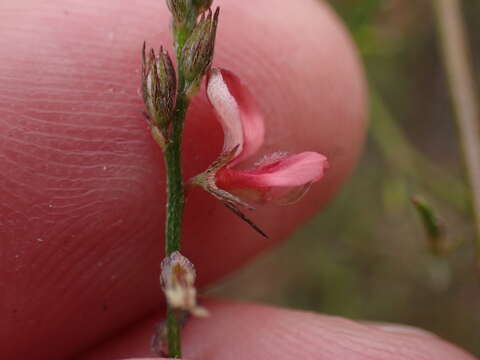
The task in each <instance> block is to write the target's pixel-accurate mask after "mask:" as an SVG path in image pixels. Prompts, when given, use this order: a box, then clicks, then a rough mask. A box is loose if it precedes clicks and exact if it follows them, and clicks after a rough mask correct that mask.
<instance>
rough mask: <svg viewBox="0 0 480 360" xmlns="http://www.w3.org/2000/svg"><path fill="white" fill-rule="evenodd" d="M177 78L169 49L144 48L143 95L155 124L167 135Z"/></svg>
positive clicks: (173, 105)
mask: <svg viewBox="0 0 480 360" xmlns="http://www.w3.org/2000/svg"><path fill="white" fill-rule="evenodd" d="M176 90H177V78H176V74H175V68H174V67H173V63H172V60H171V58H170V55H169V54H168V52H167V51H165V50H164V49H163V48H162V47H161V48H160V51H159V53H158V55H156V54H155V51H154V50H153V49H150V50H149V51H148V54H147V53H146V49H145V43H144V44H143V48H142V95H143V101H144V102H145V105H146V107H147V111H148V114H149V115H150V118H151V121H152V123H153V125H155V126H157V127H158V128H159V129H160V131H161V132H162V133H163V134H164V135H165V134H166V129H167V127H168V124H169V122H170V120H171V118H172V114H173V110H174V108H175V94H176Z"/></svg>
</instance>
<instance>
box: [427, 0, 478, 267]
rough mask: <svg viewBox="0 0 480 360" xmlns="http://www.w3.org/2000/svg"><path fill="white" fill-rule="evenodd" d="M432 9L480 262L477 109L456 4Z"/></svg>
mask: <svg viewBox="0 0 480 360" xmlns="http://www.w3.org/2000/svg"><path fill="white" fill-rule="evenodd" d="M433 5H434V10H435V15H436V18H437V23H438V31H439V41H440V45H441V47H442V55H443V59H444V62H445V68H446V73H447V80H448V84H449V87H450V93H451V97H452V102H453V109H454V112H455V115H456V120H457V124H458V128H459V131H460V139H461V145H462V150H463V156H464V161H465V165H466V171H467V175H468V178H469V183H470V188H471V192H472V208H473V213H474V214H473V215H474V223H475V226H476V237H475V239H476V248H477V261H479V262H480V127H479V121H480V106H479V104H478V102H477V95H476V91H475V90H476V89H475V84H474V80H473V79H474V76H473V70H472V65H471V61H470V56H469V49H468V42H467V36H466V30H465V24H464V22H463V17H462V14H461V8H460V2H459V1H458V0H433Z"/></svg>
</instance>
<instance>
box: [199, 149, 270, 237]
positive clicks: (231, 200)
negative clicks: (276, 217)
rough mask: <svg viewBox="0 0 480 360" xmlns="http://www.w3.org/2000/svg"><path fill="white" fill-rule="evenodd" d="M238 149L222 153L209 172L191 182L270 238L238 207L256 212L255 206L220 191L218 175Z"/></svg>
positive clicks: (206, 171)
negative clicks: (217, 180) (217, 182)
mask: <svg viewBox="0 0 480 360" xmlns="http://www.w3.org/2000/svg"><path fill="white" fill-rule="evenodd" d="M237 149H238V145H237V146H234V147H233V148H232V149H231V150H230V151H228V152H224V153H222V154H221V155H220V156H219V157H218V159H217V160H215V161H214V162H213V163H212V165H210V166H209V168H208V169H207V170H205V171H204V172H203V173H201V174H199V175H197V176H195V177H193V178H192V179H191V180H190V183H191V184H192V185H196V186H200V187H202V188H203V189H204V190H205V191H206V192H208V193H209V194H210V195H212V196H213V197H215V198H216V199H217V200H220V201H221V202H222V204H223V205H225V207H226V208H227V209H229V210H230V211H232V212H233V213H234V214H235V215H237V216H238V217H239V218H240V219H242V220H243V221H245V222H246V223H247V224H249V225H250V226H251V227H252V228H253V229H254V230H255V231H257V232H258V233H259V234H260V235H262V236H263V237H266V238H268V235H267V234H266V233H265V232H264V231H263V230H262V229H260V228H259V227H258V226H257V225H256V224H255V223H254V222H253V221H252V220H250V219H249V218H248V217H247V216H246V215H245V214H244V213H243V212H242V211H241V210H240V209H239V208H238V207H239V206H241V207H243V208H246V209H248V210H255V208H254V207H253V206H251V205H250V204H248V203H246V202H245V201H243V200H241V199H240V198H238V197H237V196H235V195H233V194H231V193H229V192H228V191H225V190H223V189H220V188H219V187H218V186H217V184H216V179H215V176H216V173H217V171H218V170H219V169H221V168H222V167H224V166H225V165H226V164H228V163H229V162H230V161H231V160H232V159H233V157H234V156H235V154H236V152H237Z"/></svg>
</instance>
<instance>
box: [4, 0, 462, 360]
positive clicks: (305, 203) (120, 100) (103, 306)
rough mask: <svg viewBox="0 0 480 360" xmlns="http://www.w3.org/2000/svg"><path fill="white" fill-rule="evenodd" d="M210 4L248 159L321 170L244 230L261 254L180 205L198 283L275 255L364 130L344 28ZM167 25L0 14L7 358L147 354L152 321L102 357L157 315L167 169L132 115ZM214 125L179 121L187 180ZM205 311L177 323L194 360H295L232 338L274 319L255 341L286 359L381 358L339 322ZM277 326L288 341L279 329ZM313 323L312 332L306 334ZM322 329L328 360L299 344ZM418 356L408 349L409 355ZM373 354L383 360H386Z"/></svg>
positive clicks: (281, 9)
mask: <svg viewBox="0 0 480 360" xmlns="http://www.w3.org/2000/svg"><path fill="white" fill-rule="evenodd" d="M216 3H217V4H218V5H221V6H222V15H221V20H220V25H219V29H220V30H219V34H218V46H217V55H216V58H215V63H216V64H217V65H219V66H222V67H226V68H228V69H230V70H232V71H233V72H235V73H236V74H237V75H239V76H240V77H241V78H242V79H243V81H244V82H245V83H246V84H248V86H249V87H250V90H251V91H252V93H253V94H255V95H256V96H257V97H258V102H259V105H260V107H261V110H262V111H263V113H264V114H265V120H266V127H267V136H266V144H265V145H264V147H263V148H262V149H261V150H260V151H259V156H261V155H262V154H264V153H271V152H274V151H291V152H300V151H307V150H310V151H318V152H321V153H323V154H325V155H326V156H327V157H328V158H329V161H330V163H331V164H332V168H331V169H329V171H328V174H327V176H326V177H325V179H324V180H322V181H321V182H320V183H318V184H316V185H315V186H314V187H313V188H312V190H311V192H310V193H309V195H308V196H307V197H306V198H305V199H303V200H302V201H301V202H300V203H299V204H297V205H294V206H290V207H273V206H267V207H265V208H262V209H259V210H258V211H257V212H256V213H255V214H251V217H252V218H253V219H254V220H255V221H256V222H257V223H258V224H260V225H261V226H262V228H263V229H264V230H265V231H266V232H267V233H268V234H269V235H270V239H268V240H265V239H262V238H260V237H259V236H258V235H257V234H255V233H254V232H253V231H252V230H251V229H250V228H248V227H247V226H246V225H245V224H244V223H242V222H241V221H240V220H239V219H238V218H236V217H235V216H233V215H232V214H231V213H229V212H228V211H227V210H226V209H225V208H224V207H223V206H222V205H221V204H219V203H218V202H216V201H215V200H213V199H211V198H210V197H209V195H207V194H205V193H202V192H201V191H199V190H193V191H191V192H190V193H189V197H188V201H187V206H186V216H185V228H184V239H185V240H184V250H183V253H184V254H185V255H186V256H188V257H189V258H190V259H191V260H192V262H193V263H195V264H196V266H197V271H198V274H199V283H200V284H207V283H210V282H212V281H214V280H216V279H218V278H220V277H221V276H224V275H225V274H227V273H229V272H231V271H232V270H234V269H235V268H238V267H239V266H241V265H242V264H244V263H245V262H246V261H247V260H248V259H250V258H251V257H253V256H254V255H255V254H258V253H259V252H261V251H263V250H265V249H268V248H269V247H271V246H273V245H274V244H275V243H277V242H279V241H280V240H282V239H285V238H286V237H287V236H288V235H289V234H290V233H291V232H292V231H293V230H294V229H295V227H297V226H298V225H299V224H301V223H302V222H304V221H305V220H307V219H308V218H309V217H310V216H311V215H312V214H314V213H315V212H316V211H318V210H319V208H321V207H322V206H324V205H325V204H326V202H327V201H328V200H329V199H330V198H331V197H332V196H333V195H334V194H335V192H336V191H337V190H338V188H339V187H340V185H341V184H342V182H343V181H344V180H345V179H346V178H347V176H348V174H349V173H350V172H351V170H352V168H353V166H354V164H355V162H356V159H357V157H358V154H359V152H360V148H361V144H362V141H363V137H364V127H365V123H364V120H365V117H366V111H365V84H364V80H363V77H362V72H361V67H360V65H359V63H358V59H357V57H356V55H355V52H354V50H353V47H352V45H351V43H350V40H349V39H348V36H347V35H346V33H345V31H344V29H343V27H342V26H341V25H340V24H339V23H338V21H337V20H336V18H335V17H334V15H333V14H332V13H331V12H330V10H329V9H328V8H326V6H325V5H322V4H320V3H318V2H316V1H313V0H297V1H296V2H290V1H274V0H257V1H256V2H255V4H256V5H255V7H253V6H252V5H248V4H249V2H239V1H232V0H224V1H217V2H216ZM300 3H301V6H300ZM167 19H168V15H167V12H166V8H165V5H164V4H163V3H162V2H161V1H158V0H145V1H142V2H141V5H139V3H138V2H133V1H129V0H102V1H101V2H99V1H94V0H81V1H80V0H48V1H46V0H16V1H9V0H7V1H2V3H1V4H0V33H1V34H2V36H1V37H0V46H1V49H2V51H1V54H0V79H1V81H0V114H1V116H0V193H1V194H2V197H1V202H0V214H1V218H0V235H1V243H0V319H2V320H1V325H2V326H0V349H1V352H2V358H5V359H12V360H17V359H18V360H25V359H35V360H43V359H49V360H55V359H71V358H79V359H82V358H89V357H91V358H95V359H96V358H101V359H113V358H119V357H125V356H133V355H135V356H137V355H142V356H146V355H148V350H145V346H146V345H145V344H147V343H148V338H149V337H150V333H151V322H147V323H144V324H142V325H137V327H136V329H137V330H132V331H133V332H132V333H131V334H132V335H131V337H130V336H124V337H122V338H121V340H118V341H117V342H116V345H114V346H113V349H117V346H122V344H123V343H125V344H126V345H125V346H126V347H125V348H124V351H125V353H123V352H121V351H120V352H119V351H117V350H111V351H112V352H111V353H109V351H110V350H108V348H106V347H105V346H102V345H100V344H101V343H102V342H105V341H108V340H109V339H112V338H115V337H116V336H117V335H118V334H119V333H120V332H121V331H123V330H124V329H126V328H127V327H129V326H133V325H132V324H134V323H136V322H138V321H139V320H141V319H144V318H145V316H147V315H148V314H151V313H152V311H158V309H159V308H161V304H162V301H163V300H162V294H161V291H160V288H159V281H158V274H159V262H160V259H161V258H162V257H163V218H164V200H165V196H164V186H165V184H164V170H163V164H162V160H161V152H160V150H159V148H158V146H157V145H156V144H155V143H154V141H153V140H152V139H151V138H150V135H149V133H148V131H147V129H146V125H145V122H144V120H143V118H142V116H141V115H140V110H141V109H143V104H142V101H141V99H140V96H139V95H138V88H139V81H140V79H139V78H140V74H139V72H138V70H139V68H140V48H141V43H142V41H143V40H146V41H147V43H148V44H150V45H152V46H155V47H158V46H159V45H160V44H162V43H163V44H168V43H170V40H169V33H168V20H167ZM213 116H214V115H213V112H212V110H211V109H210V108H209V107H208V105H207V103H206V101H205V97H204V96H202V95H200V96H199V97H198V98H197V99H196V100H195V102H194V104H193V106H192V109H191V111H190V113H189V115H188V120H187V130H186V134H185V143H184V158H185V173H186V176H187V177H188V176H192V175H194V174H196V173H198V172H201V171H202V170H204V169H205V168H206V166H208V165H209V164H210V162H211V161H212V160H213V159H215V157H216V156H217V155H218V153H219V151H220V149H221V146H222V133H221V129H220V126H219V125H218V123H217V122H216V121H215V120H213V119H214V118H213ZM210 307H211V311H212V314H214V315H212V318H211V320H209V321H204V322H201V323H200V322H197V321H195V322H192V323H191V324H189V325H188V328H187V334H186V348H187V349H188V352H187V354H188V356H189V357H194V358H197V357H196V356H197V355H198V356H199V357H198V358H208V359H214V358H225V356H227V357H228V356H230V355H225V354H230V353H231V352H232V349H237V350H238V351H237V352H235V355H234V356H237V358H243V357H242V356H247V355H248V354H257V355H256V357H257V358H265V359H268V358H275V359H277V358H278V359H281V358H282V356H286V355H285V354H288V351H287V352H286V353H285V354H284V353H283V352H281V351H279V350H278V349H277V348H278V342H277V340H275V341H273V340H274V339H273V338H272V337H268V338H265V340H264V341H263V340H262V341H259V342H257V341H256V339H254V338H252V337H251V333H250V332H249V336H244V335H242V331H244V333H243V334H245V327H243V328H242V327H238V326H234V324H235V321H240V319H242V321H244V324H245V326H251V327H252V328H255V327H258V325H259V322H260V321H261V320H262V319H270V318H271V317H273V319H276V320H275V321H273V320H272V321H268V322H265V324H264V325H265V327H263V330H262V331H264V332H265V333H270V332H272V331H273V333H275V332H276V331H278V332H279V334H282V333H283V334H285V335H284V336H286V338H285V341H284V342H282V343H285V344H287V345H288V344H291V343H292V341H300V342H304V343H305V344H301V346H299V344H298V343H297V344H296V345H295V343H293V344H294V345H295V347H294V348H295V349H298V348H305V349H307V350H305V351H313V350H312V349H316V350H315V352H317V351H318V353H322V356H323V359H338V358H344V359H349V358H352V357H354V356H358V354H365V355H362V356H365V357H364V358H366V356H367V355H366V354H369V353H370V351H373V350H375V348H376V346H377V345H376V344H377V342H368V341H367V340H368V332H365V331H364V328H359V327H358V326H359V325H358V324H354V323H350V322H348V321H345V320H341V321H340V320H339V321H340V322H341V324H340V325H339V324H338V323H336V322H334V323H331V322H330V320H329V319H330V318H324V317H319V316H317V315H312V314H305V315H303V314H302V313H291V312H287V311H283V310H278V309H268V308H261V307H255V306H253V305H235V304H232V305H228V304H221V303H215V304H211V305H210ZM237 316H238V317H237ZM296 317H300V318H302V320H301V321H296V320H295V318H296ZM284 318H285V319H287V320H285V321H286V323H287V324H290V325H289V326H288V327H286V326H285V325H282V324H283V322H282V321H283V320H282V319H284ZM307 318H308V319H312V320H311V321H312V322H311V323H310V322H305V323H304V320H305V321H306V319H307ZM288 319H290V320H288ZM292 319H293V320H292ZM234 320H235V321H234ZM309 321H310V320H309ZM309 324H312V325H309ZM307 325H308V327H306V326H307ZM142 326H144V327H143V328H142ZM269 326H270V327H271V328H272V329H271V330H269V328H268V327H269ZM297 326H298V328H296V327H297ZM303 326H305V328H304V329H302V327H303ZM317 326H318V327H320V328H321V329H323V330H322V331H323V333H324V334H327V335H328V334H329V335H328V336H330V337H332V336H334V335H335V336H334V337H335V339H337V340H336V341H338V346H337V347H336V349H337V350H336V351H337V352H336V353H335V352H328V351H327V350H328V346H327V345H329V344H330V342H329V341H323V340H322V341H320V340H321V339H322V337H320V338H318V339H317V337H316V336H315V335H314V336H311V337H305V338H303V337H298V339H295V338H294V336H296V334H297V335H298V334H300V333H301V334H302V336H303V335H305V336H307V335H308V334H310V333H311V331H320V330H315V329H316V328H317ZM242 329H243V330H242ZM336 329H343V330H338V331H337V330H336ZM142 331H143V332H142ZM219 331H222V334H228V338H227V337H225V338H226V339H225V341H224V342H222V343H221V344H220V343H219V342H218V340H215V339H216V338H215V333H218V332H219ZM351 332H352V333H353V334H355V333H356V332H359V333H361V334H363V335H362V336H364V338H365V341H363V342H360V343H359V342H351V341H350V340H349V339H350V337H351V336H350V335H349V334H351ZM289 333H290V335H289ZM139 334H140V335H139ZM142 334H143V335H142ZM314 334H317V332H314ZM332 334H333V335H332ZM230 335H231V336H230ZM327 335H325V336H327ZM373 335H375V336H376V335H378V334H377V333H375V334H373ZM373 335H372V336H373ZM403 336H404V335H402V337H401V339H404V337H403ZM392 337H393V338H396V337H395V335H392ZM362 339H363V338H362ZM409 339H410V338H408V339H407V340H404V343H405V344H407V343H409ZM207 340H208V341H207ZM270 340H272V341H271V342H270ZM287 340H288V341H287ZM110 341H114V340H110ZM375 341H377V340H375ZM431 343H432V347H433V350H432V351H437V350H435V349H438V351H437V353H438V356H437V355H435V358H436V359H442V358H445V359H447V358H450V359H451V358H452V357H451V356H449V355H448V353H447V352H443V351H442V349H445V347H448V346H447V345H445V344H442V343H440V342H438V341H437V340H435V341H433V340H432V342H431ZM202 344H203V345H202ZM208 344H211V347H210V348H209V349H206V348H205V346H206V345H208ZM244 344H245V346H244ZM306 344H308V346H307V345H306ZM352 344H353V345H352ZM412 344H413V345H412V347H413V348H414V349H415V348H416V346H417V345H419V342H418V341H417V342H413V343H412ZM287 345H285V346H287ZM330 345H331V344H330ZM95 346H100V347H101V349H102V350H101V355H98V356H97V357H95V356H96V355H94V352H95V350H91V351H90V353H89V354H90V355H78V354H80V353H82V352H84V351H85V350H86V349H89V348H92V347H95ZM271 346H272V347H274V349H276V350H272V349H273V348H272V349H271V348H270V347H271ZM288 346H289V345H288ZM422 346H423V345H422ZM323 347H325V349H323ZM292 349H293V348H292ZM308 349H310V350H308ZM421 349H425V347H422V348H419V350H418V351H422V350H421ZM448 349H451V351H455V350H453V348H451V347H448ZM243 350H245V351H247V350H248V351H247V353H245V354H244V353H243V352H242V351H243ZM115 351H116V352H115ZM262 351H263V354H264V355H262ZM289 351H290V354H292V352H291V351H294V350H289ZM324 351H325V354H324ZM332 351H333V350H332ZM437 353H435V354H437ZM265 354H269V355H265ZM311 354H312V353H310V355H309V356H310V358H311V356H312V355H311ZM323 354H324V355H323ZM378 354H379V355H378V356H377V357H376V358H378V359H381V358H382V359H383V358H389V359H390V358H391V357H388V356H386V355H385V357H382V356H383V355H381V353H378ZM385 354H386V353H385ZM412 354H417V353H415V352H412ZM458 354H459V353H458ZM261 355H262V356H261ZM447 355H448V356H447ZM232 356H233V355H232ZM305 356H306V357H307V358H308V356H307V355H305ZM415 356H416V355H415ZM442 356H444V357H442ZM228 358H232V357H228ZM246 358H252V357H251V356H250V355H248V357H246ZM300 358H302V356H300ZM316 358H318V357H316ZM355 358H356V359H357V358H359V357H355ZM376 358H375V359H376ZM410 358H412V359H413V358H415V359H419V358H420V359H421V357H418V356H417V357H410V356H409V355H408V354H407V355H405V356H404V357H403V358H402V359H410ZM464 358H465V359H468V358H469V357H468V356H466V355H465V357H464ZM399 359H400V358H399ZM456 359H463V358H462V355H458V356H457V357H456Z"/></svg>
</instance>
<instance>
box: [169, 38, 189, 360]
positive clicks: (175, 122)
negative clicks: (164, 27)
mask: <svg viewBox="0 0 480 360" xmlns="http://www.w3.org/2000/svg"><path fill="white" fill-rule="evenodd" d="M176 38H177V40H176V43H177V44H176V47H177V64H178V63H179V61H180V60H179V59H180V56H181V52H180V51H179V50H178V49H181V48H182V47H183V43H182V42H181V41H178V38H179V37H176ZM180 38H182V39H183V38H185V36H182V37H180ZM183 41H185V40H183ZM177 89H178V90H177V97H176V105H175V111H174V114H173V119H172V133H171V137H170V139H169V142H168V143H167V144H166V146H165V150H164V159H165V169H166V172H167V218H166V225H165V256H169V255H170V254H172V253H173V252H175V251H180V240H181V235H182V234H181V232H182V217H183V207H184V202H185V199H184V188H183V177H182V152H181V148H182V133H183V124H184V122H185V115H186V113H187V109H188V105H189V99H188V97H187V96H186V94H185V78H184V75H183V74H182V72H181V70H179V74H178V86H177ZM166 324H167V342H168V344H167V345H168V356H169V357H171V358H174V359H178V358H180V357H181V356H182V351H181V334H180V329H181V325H180V322H179V320H178V318H177V314H176V312H175V310H174V309H172V308H170V307H169V308H168V309H167V321H166Z"/></svg>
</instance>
